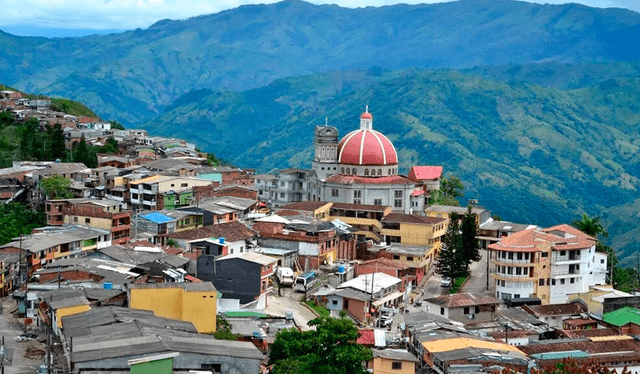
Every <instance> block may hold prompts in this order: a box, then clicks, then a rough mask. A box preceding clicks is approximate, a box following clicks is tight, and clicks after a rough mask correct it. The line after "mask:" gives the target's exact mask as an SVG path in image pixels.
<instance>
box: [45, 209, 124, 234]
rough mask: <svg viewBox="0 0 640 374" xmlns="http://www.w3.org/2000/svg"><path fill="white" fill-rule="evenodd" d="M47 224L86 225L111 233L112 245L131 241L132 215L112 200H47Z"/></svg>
mask: <svg viewBox="0 0 640 374" xmlns="http://www.w3.org/2000/svg"><path fill="white" fill-rule="evenodd" d="M45 211H46V214H47V224H48V225H51V226H60V225H63V224H67V225H74V224H75V225H77V224H80V225H84V226H87V227H93V228H97V229H103V230H109V231H110V232H111V243H112V244H123V243H126V242H127V241H129V236H130V230H131V215H130V213H129V212H123V211H122V207H121V204H120V203H118V202H115V201H112V200H94V199H63V200H47V203H46V209H45Z"/></svg>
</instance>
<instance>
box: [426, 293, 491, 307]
mask: <svg viewBox="0 0 640 374" xmlns="http://www.w3.org/2000/svg"><path fill="white" fill-rule="evenodd" d="M425 301H426V302H429V303H432V304H436V305H440V306H442V307H445V308H459V307H465V306H476V305H492V304H495V305H498V304H500V300H498V299H496V298H495V297H493V296H487V295H482V294H473V293H455V294H451V295H440V296H436V297H432V298H430V299H426V300H425Z"/></svg>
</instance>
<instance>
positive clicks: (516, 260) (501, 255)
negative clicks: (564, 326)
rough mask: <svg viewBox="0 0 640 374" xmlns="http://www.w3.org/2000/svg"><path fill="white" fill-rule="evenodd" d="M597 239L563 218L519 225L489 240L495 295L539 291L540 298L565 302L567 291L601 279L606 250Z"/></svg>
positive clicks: (599, 282) (585, 287)
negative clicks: (598, 245)
mask: <svg viewBox="0 0 640 374" xmlns="http://www.w3.org/2000/svg"><path fill="white" fill-rule="evenodd" d="M596 242H597V240H596V239H595V238H593V237H591V236H589V235H586V234H584V233H583V232H581V231H579V230H577V229H575V228H573V227H571V226H569V225H566V224H562V225H558V226H553V227H549V228H546V229H529V230H523V231H520V232H517V233H514V234H513V235H511V236H509V237H506V238H504V239H502V241H500V242H499V243H495V244H491V245H489V246H488V250H489V251H490V272H491V277H492V278H493V281H494V282H495V284H496V297H497V298H499V299H510V298H523V297H537V298H539V299H540V300H541V301H542V303H543V304H559V303H566V302H568V301H569V300H568V296H567V295H568V294H569V293H576V292H587V291H588V290H589V287H590V286H594V285H602V284H605V283H606V282H605V276H606V272H607V255H606V253H599V252H596Z"/></svg>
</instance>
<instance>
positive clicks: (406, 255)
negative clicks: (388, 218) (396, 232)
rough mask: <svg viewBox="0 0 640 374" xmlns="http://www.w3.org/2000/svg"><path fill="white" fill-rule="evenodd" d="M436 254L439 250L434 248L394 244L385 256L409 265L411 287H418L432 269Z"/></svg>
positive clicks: (388, 248)
mask: <svg viewBox="0 0 640 374" xmlns="http://www.w3.org/2000/svg"><path fill="white" fill-rule="evenodd" d="M438 247H439V246H438ZM436 254H437V250H436V249H435V248H434V247H433V246H424V247H422V246H407V245H397V244H393V245H391V246H389V247H387V248H386V252H385V254H384V256H385V257H386V258H388V259H391V260H394V261H399V262H402V263H404V264H406V265H408V266H409V270H408V271H409V275H410V277H411V285H412V286H413V287H417V286H418V284H420V281H422V278H423V277H424V276H425V274H427V272H428V271H429V269H430V268H431V266H432V264H433V261H434V259H435V256H436Z"/></svg>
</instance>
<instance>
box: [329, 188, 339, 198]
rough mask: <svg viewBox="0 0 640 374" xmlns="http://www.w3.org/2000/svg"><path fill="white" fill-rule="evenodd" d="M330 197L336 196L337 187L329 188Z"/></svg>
mask: <svg viewBox="0 0 640 374" xmlns="http://www.w3.org/2000/svg"><path fill="white" fill-rule="evenodd" d="M331 197H338V189H337V188H332V189H331Z"/></svg>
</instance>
